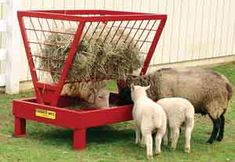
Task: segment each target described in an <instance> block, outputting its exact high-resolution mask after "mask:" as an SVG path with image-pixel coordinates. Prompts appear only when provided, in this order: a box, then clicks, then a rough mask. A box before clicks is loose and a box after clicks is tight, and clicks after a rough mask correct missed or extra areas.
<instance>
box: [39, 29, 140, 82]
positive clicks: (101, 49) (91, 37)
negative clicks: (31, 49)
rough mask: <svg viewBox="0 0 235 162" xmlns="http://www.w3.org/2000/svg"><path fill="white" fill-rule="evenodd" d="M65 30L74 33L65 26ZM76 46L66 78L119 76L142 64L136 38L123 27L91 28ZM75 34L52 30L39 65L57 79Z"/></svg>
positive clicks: (70, 79) (82, 78)
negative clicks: (53, 31)
mask: <svg viewBox="0 0 235 162" xmlns="http://www.w3.org/2000/svg"><path fill="white" fill-rule="evenodd" d="M64 31H65V33H74V31H75V30H74V29H73V28H70V29H66V30H64ZM82 37H83V39H82V40H81V42H80V44H79V45H78V47H77V51H76V56H75V58H74V60H73V63H72V65H71V67H70V70H69V73H68V76H67V81H68V82H74V81H77V80H80V81H81V80H89V79H91V78H92V79H104V78H112V79H120V78H123V77H124V76H125V75H127V74H131V73H132V72H133V71H135V70H137V69H139V68H140V67H141V65H142V59H141V56H140V49H139V47H138V46H137V45H135V44H136V41H135V40H133V38H132V37H131V36H129V35H127V34H126V33H125V32H124V31H123V30H122V29H117V28H112V29H111V28H107V27H106V28H105V29H104V30H103V27H99V28H97V29H96V30H95V32H94V30H89V31H88V32H87V33H86V34H85V36H84V33H83V36H82ZM72 40H73V35H72V34H62V33H51V34H50V35H48V37H47V39H46V40H45V42H44V43H45V45H44V46H43V49H42V54H43V59H42V60H41V62H40V66H41V67H42V68H43V69H47V70H48V71H50V73H51V75H52V78H53V81H54V82H57V81H58V80H59V77H60V72H61V69H62V67H63V66H64V64H65V59H66V57H67V55H68V51H69V48H70V44H71V41H72Z"/></svg>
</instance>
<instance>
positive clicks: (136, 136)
mask: <svg viewBox="0 0 235 162" xmlns="http://www.w3.org/2000/svg"><path fill="white" fill-rule="evenodd" d="M140 136H141V133H140V129H139V128H137V127H136V129H135V144H138V143H140V138H141V137H140Z"/></svg>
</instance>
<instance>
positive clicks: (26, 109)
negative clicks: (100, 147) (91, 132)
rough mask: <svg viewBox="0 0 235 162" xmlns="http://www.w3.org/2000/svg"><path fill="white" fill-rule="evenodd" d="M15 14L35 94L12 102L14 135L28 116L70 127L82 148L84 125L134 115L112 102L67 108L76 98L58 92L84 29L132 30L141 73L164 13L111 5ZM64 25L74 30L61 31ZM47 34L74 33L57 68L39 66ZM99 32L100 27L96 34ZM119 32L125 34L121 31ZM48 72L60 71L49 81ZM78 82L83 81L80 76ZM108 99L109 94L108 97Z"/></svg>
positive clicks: (129, 107) (75, 142)
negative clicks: (101, 106) (109, 7)
mask: <svg viewBox="0 0 235 162" xmlns="http://www.w3.org/2000/svg"><path fill="white" fill-rule="evenodd" d="M17 14H18V21H19V25H20V30H21V34H22V38H23V43H24V47H25V51H26V56H27V60H28V64H29V68H30V73H31V77H32V82H33V86H34V90H35V97H33V98H27V99H16V100H14V101H13V114H14V118H15V130H14V136H16V137H20V136H24V135H25V134H26V120H33V121H37V122H42V123H46V124H52V125H56V126H60V127H64V128H69V129H72V130H73V148H74V149H84V148H85V147H86V129H87V128H90V127H96V126H101V125H107V124H112V123H117V122H123V121H128V120H131V119H132V105H122V106H111V107H110V108H108V109H81V110H75V109H74V110H73V109H67V108H66V107H68V106H69V105H70V104H71V103H73V102H74V98H72V97H68V96H62V95H61V91H62V88H63V86H64V84H65V83H67V82H68V79H67V76H68V73H69V70H70V67H71V65H72V63H73V59H74V58H75V55H76V50H77V47H78V44H79V43H80V42H81V41H82V40H83V39H84V35H85V34H86V33H87V32H89V33H95V32H96V30H97V29H98V28H102V29H104V28H108V30H115V29H117V28H120V29H122V31H124V32H125V33H126V34H125V36H126V35H130V36H131V37H132V38H133V40H134V41H135V42H136V45H138V47H139V49H140V52H141V55H142V56H143V60H144V62H143V66H142V68H141V69H140V70H139V74H140V75H143V74H145V73H146V71H147V69H148V67H149V64H150V61H151V58H152V56H153V53H154V50H155V48H156V45H157V43H158V40H159V38H160V35H161V33H162V30H163V28H164V25H165V22H166V18H167V16H166V15H158V14H152V13H139V12H124V11H109V10H29V11H18V13H17ZM66 28H73V29H75V30H74V31H66V30H63V29H66ZM51 33H59V34H61V35H71V38H72V39H71V42H70V43H69V46H68V54H67V56H66V57H65V58H64V60H63V59H62V60H61V61H62V62H63V66H61V69H60V70H59V71H53V69H45V68H42V67H41V66H40V64H39V62H40V59H41V60H42V59H44V57H46V56H48V55H50V53H47V55H45V54H44V55H42V53H43V52H45V51H43V49H42V48H43V47H45V46H55V45H54V44H46V43H45V40H46V39H47V38H48V35H50V34H51ZM104 33H105V32H104ZM116 33H117V32H116ZM102 34H103V33H102V32H100V35H102ZM105 34H106V35H105V37H106V38H110V37H113V35H115V32H106V33H105ZM119 35H120V37H122V36H124V34H123V35H122V34H119ZM91 37H92V36H91ZM111 40H112V39H111ZM118 40H120V39H116V41H117V42H116V43H117V44H118V43H119V42H118ZM52 72H53V74H55V73H56V74H57V76H58V79H57V80H56V81H55V80H54V81H53V80H52V81H51V80H50V81H48V80H47V79H48V78H47V75H48V73H52ZM45 76H46V77H45ZM45 78H46V79H45ZM92 79H94V78H91V80H92ZM107 79H112V78H108V77H107V78H103V79H102V80H107ZM77 82H81V80H79V79H78V80H77ZM112 98H114V99H115V98H118V94H112ZM112 100H113V99H110V102H112ZM76 102H79V100H77V101H76Z"/></svg>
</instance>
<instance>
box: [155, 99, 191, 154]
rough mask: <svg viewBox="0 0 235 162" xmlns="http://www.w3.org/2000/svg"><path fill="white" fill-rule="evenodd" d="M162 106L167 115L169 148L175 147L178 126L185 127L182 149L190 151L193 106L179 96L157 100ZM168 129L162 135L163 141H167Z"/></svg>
mask: <svg viewBox="0 0 235 162" xmlns="http://www.w3.org/2000/svg"><path fill="white" fill-rule="evenodd" d="M157 103H158V104H159V105H161V106H162V108H163V109H164V111H165V112H166V115H167V123H168V124H167V125H168V128H169V129H170V137H171V140H172V141H171V148H172V149H174V150H175V149H176V146H177V142H178V138H179V134H180V128H181V126H184V127H185V146H184V151H185V152H187V153H189V152H190V140H191V134H192V131H193V127H194V107H193V105H192V104H191V103H190V102H189V101H188V100H187V99H184V98H181V97H169V98H163V99H160V100H158V101H157ZM167 132H168V131H166V134H165V136H164V139H163V141H164V143H165V144H167V143H168V133H167Z"/></svg>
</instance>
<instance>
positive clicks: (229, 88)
mask: <svg viewBox="0 0 235 162" xmlns="http://www.w3.org/2000/svg"><path fill="white" fill-rule="evenodd" d="M226 89H227V91H228V100H230V99H231V98H232V96H233V88H232V85H231V84H230V83H226Z"/></svg>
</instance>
